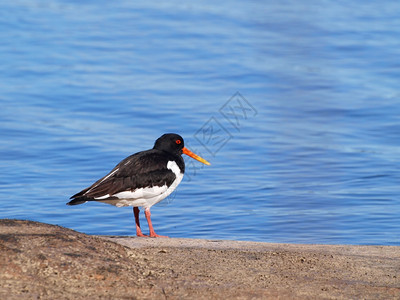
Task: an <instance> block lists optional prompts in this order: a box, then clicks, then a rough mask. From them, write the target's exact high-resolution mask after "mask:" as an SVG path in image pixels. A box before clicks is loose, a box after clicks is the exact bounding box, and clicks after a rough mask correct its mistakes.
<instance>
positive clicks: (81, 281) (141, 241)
mask: <svg viewBox="0 0 400 300" xmlns="http://www.w3.org/2000/svg"><path fill="white" fill-rule="evenodd" d="M261 298H262V299H400V247H391V246H340V245H289V244H270V243H255V242H239V241H214V240H194V239H174V238H170V239H162V238H158V239H152V238H136V237H107V236H89V235H86V234H83V233H79V232H76V231H73V230H70V229H67V228H63V227H59V226H54V225H49V224H43V223H38V222H32V221H20V220H8V219H3V220H0V299H261Z"/></svg>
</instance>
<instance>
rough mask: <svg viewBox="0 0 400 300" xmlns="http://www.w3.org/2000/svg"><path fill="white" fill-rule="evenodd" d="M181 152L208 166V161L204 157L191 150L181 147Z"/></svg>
mask: <svg viewBox="0 0 400 300" xmlns="http://www.w3.org/2000/svg"><path fill="white" fill-rule="evenodd" d="M182 152H183V153H185V154H186V155H188V156H190V157H191V158H194V159H195V160H198V161H199V162H202V163H203V164H205V165H207V166H209V165H210V163H209V162H208V161H206V160H205V159H204V158H202V157H200V156H198V155H197V154H194V153H193V152H192V151H190V150H188V148H186V147H183V149H182Z"/></svg>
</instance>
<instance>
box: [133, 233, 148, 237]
mask: <svg viewBox="0 0 400 300" xmlns="http://www.w3.org/2000/svg"><path fill="white" fill-rule="evenodd" d="M136 236H137V237H148V235H147V234H143V233H141V232H140V233H136Z"/></svg>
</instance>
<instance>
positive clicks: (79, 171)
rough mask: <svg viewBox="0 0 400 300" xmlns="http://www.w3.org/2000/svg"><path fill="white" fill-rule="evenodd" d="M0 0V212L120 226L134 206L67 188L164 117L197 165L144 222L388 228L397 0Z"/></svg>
mask: <svg viewBox="0 0 400 300" xmlns="http://www.w3.org/2000/svg"><path fill="white" fill-rule="evenodd" d="M0 8H1V9H0V15H1V22H0V27H1V30H0V38H1V41H2V43H0V54H1V55H0V63H1V65H2V72H1V73H0V89H1V94H0V105H1V111H0V135H1V139H0V151H1V155H0V166H1V173H0V193H1V199H0V208H1V209H0V217H1V218H18V219H29V220H36V221H41V222H47V223H52V224H58V225H62V226H66V227H69V228H73V229H75V230H79V231H82V232H85V233H89V234H109V235H134V233H135V232H134V222H133V215H132V210H131V208H116V207H113V206H110V205H106V204H102V203H86V204H84V205H79V206H74V207H70V206H66V205H65V203H66V202H67V201H68V198H69V197H70V196H71V195H72V194H74V193H76V192H78V191H80V190H81V189H83V188H84V187H86V186H88V185H90V184H92V183H93V182H94V181H95V180H97V179H98V178H100V177H102V176H104V175H105V174H107V172H108V171H109V170H111V168H113V167H114V165H115V164H117V163H118V162H119V161H120V160H121V159H123V158H124V157H126V156H128V155H130V154H132V153H135V152H138V151H141V150H145V149H148V148H151V147H152V146H153V143H154V140H155V139H156V138H158V137H159V136H160V135H161V134H163V133H165V132H176V133H179V134H181V135H182V136H183V137H184V138H185V141H186V145H187V146H188V148H190V149H191V150H193V151H195V152H197V153H198V154H200V155H202V156H203V157H204V158H206V159H208V160H209V161H210V162H211V164H212V165H211V166H210V167H207V166H203V165H201V164H200V163H198V162H195V161H192V160H190V159H189V158H188V159H185V160H186V162H187V171H186V174H185V178H184V180H183V181H182V183H181V185H180V186H179V187H178V188H177V190H176V192H174V193H173V194H172V195H171V196H170V197H169V198H168V199H166V200H164V201H163V202H161V203H160V204H158V205H156V206H154V207H153V208H152V218H153V224H154V227H155V229H156V231H157V233H159V234H164V235H169V236H172V237H188V238H210V239H237V240H253V241H265V242H290V243H324V244H333V243H340V244H383V245H400V224H399V220H400V200H399V192H400V188H399V180H400V176H399V174H400V170H399V155H400V147H399V146H400V106H399V100H400V89H399V82H400V63H399V57H400V19H399V18H398V13H397V12H398V11H399V8H400V4H398V3H397V2H395V1H380V2H379V3H378V2H374V3H370V4H366V3H365V2H364V1H353V2H352V4H349V3H348V2H344V1H301V2H300V1H264V2H263V3H260V2H258V1H253V2H252V1H250V2H231V3H230V4H229V5H225V4H219V3H218V2H215V1H202V2H201V3H183V2H179V1H160V2H157V4H156V5H155V4H151V3H148V4H145V3H141V4H137V3H134V2H132V1H115V2H109V1H101V0H100V1H89V2H84V3H81V2H80V1H61V0H60V1H52V0H50V1H48V0H46V1H41V0H39V1H18V0H17V1H9V2H8V3H2V4H0ZM142 225H143V227H144V229H146V230H147V227H146V223H145V220H144V218H143V220H142ZM146 230H145V231H146Z"/></svg>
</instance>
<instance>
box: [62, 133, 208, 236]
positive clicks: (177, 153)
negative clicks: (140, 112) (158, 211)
mask: <svg viewBox="0 0 400 300" xmlns="http://www.w3.org/2000/svg"><path fill="white" fill-rule="evenodd" d="M182 153H184V154H186V155H189V156H190V157H192V158H194V159H196V160H198V161H200V162H202V163H204V164H206V165H210V163H209V162H208V161H206V160H205V159H203V158H201V157H200V156H198V155H196V154H194V153H193V152H191V151H190V150H188V149H187V148H186V147H185V146H184V141H183V138H182V137H181V136H180V135H178V134H173V133H168V134H164V135H162V136H161V137H160V138H158V139H157V140H156V142H155V144H154V147H153V149H150V150H146V151H142V152H138V153H136V154H133V155H131V156H129V157H127V158H125V159H124V160H122V161H121V162H120V163H119V164H117V165H116V166H115V167H114V169H112V170H111V172H110V173H108V174H107V175H106V176H104V177H103V178H101V179H99V180H98V181H96V182H95V183H94V184H93V185H91V186H90V187H88V188H86V189H84V190H82V191H81V192H79V193H77V194H75V195H73V196H72V197H71V198H70V199H72V200H71V201H70V202H68V203H67V204H68V205H76V204H82V203H86V202H87V201H99V202H104V203H108V204H112V205H115V206H117V207H123V206H133V213H134V216H135V222H136V235H137V236H146V235H144V234H143V233H142V230H141V229H140V223H139V207H143V208H144V214H145V216H146V219H147V223H148V224H149V230H150V235H149V236H150V237H163V236H161V235H158V234H156V233H155V232H154V229H153V225H152V223H151V218H150V216H151V213H150V207H152V206H153V205H154V204H156V203H158V202H160V201H161V200H163V199H164V198H166V197H168V196H169V195H170V194H171V193H172V192H173V191H174V190H175V188H176V187H177V186H178V184H179V183H180V182H181V180H182V178H183V174H184V172H185V162H184V160H183V158H182Z"/></svg>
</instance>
